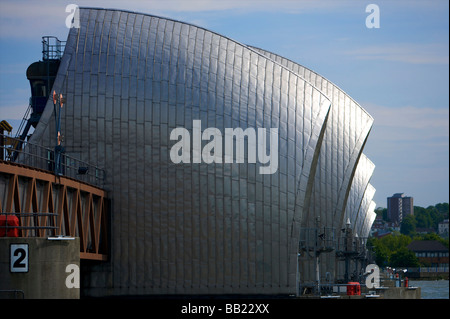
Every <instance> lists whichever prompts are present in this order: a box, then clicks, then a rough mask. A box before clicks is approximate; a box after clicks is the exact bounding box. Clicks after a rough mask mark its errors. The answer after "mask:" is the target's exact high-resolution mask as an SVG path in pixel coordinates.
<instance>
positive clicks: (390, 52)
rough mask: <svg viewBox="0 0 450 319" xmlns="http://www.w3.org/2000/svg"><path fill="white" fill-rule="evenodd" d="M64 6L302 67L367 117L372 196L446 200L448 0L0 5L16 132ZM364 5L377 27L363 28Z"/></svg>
mask: <svg viewBox="0 0 450 319" xmlns="http://www.w3.org/2000/svg"><path fill="white" fill-rule="evenodd" d="M70 3H74V4H77V5H79V6H95V7H103V8H118V9H127V10H132V11H138V12H145V13H149V14H155V15H161V16H164V17H169V18H174V19H178V20H181V21H184V22H190V23H193V24H195V25H198V26H201V27H205V28H207V29H209V30H212V31H216V32H218V33H220V34H223V35H226V36H228V37H230V38H232V39H234V40H236V41H238V42H241V43H244V44H249V45H253V46H257V47H261V48H264V49H266V50H269V51H273V52H274V53H277V54H279V55H282V56H284V57H286V58H289V59H291V60H293V61H295V62H297V63H299V64H302V65H304V66H306V67H308V68H310V69H312V70H314V71H316V72H318V73H319V74H321V75H322V76H324V77H326V78H327V79H329V80H330V81H332V82H334V83H335V84H336V85H338V86H339V87H340V88H341V89H343V90H344V91H345V92H347V93H348V94H349V95H350V96H351V97H353V98H354V99H355V100H356V101H357V102H358V103H359V104H360V105H361V106H362V107H363V108H365V109H366V110H367V111H368V112H369V113H370V114H371V115H372V116H373V117H374V120H375V121H374V126H373V128H372V131H371V134H370V136H369V139H368V141H367V144H366V147H365V150H364V153H365V154H366V155H367V156H368V157H369V158H370V159H371V160H372V161H373V162H374V164H375V165H376V168H375V172H374V175H373V177H372V180H371V183H372V185H373V186H374V187H375V188H376V190H377V191H376V193H375V197H374V201H375V202H376V203H377V206H382V207H386V198H387V197H388V196H391V195H392V194H394V193H399V192H402V193H405V194H406V195H408V196H412V197H414V203H415V205H418V206H424V207H427V206H428V205H434V204H437V203H440V202H449V89H448V87H449V13H448V12H449V2H448V1H447V0H431V1H425V0H423V1H422V0H421V1H412V0H405V1H401V0H397V1H392V0H391V1H377V0H372V1H363V0H347V1H339V0H305V1H299V0H280V1H264V0H259V1H257V0H239V1H235V0H166V1H161V0H154V1H138V0H128V1H119V0H117V1H111V0H110V1H103V0H99V1H75V0H71V1H63V0H61V1H60V0H56V1H47V0H43V1H23V0H1V1H0V120H3V119H6V120H7V121H8V122H10V123H11V124H12V125H13V127H15V128H17V127H18V125H19V123H20V119H21V118H22V117H23V115H24V113H25V111H26V108H27V105H28V98H29V96H30V89H29V84H28V81H27V79H26V75H25V72H26V69H27V67H28V66H29V65H30V64H31V63H33V62H35V61H37V60H39V59H41V37H42V36H44V35H55V36H58V37H59V38H60V39H61V40H65V39H66V37H67V33H68V29H67V28H66V26H65V20H66V17H67V15H68V13H66V12H65V9H66V6H67V5H68V4H70ZM369 4H376V5H377V6H378V8H379V13H380V15H379V17H380V28H371V29H369V28H367V27H366V18H367V16H368V15H369V14H370V13H368V12H366V7H367V5H369Z"/></svg>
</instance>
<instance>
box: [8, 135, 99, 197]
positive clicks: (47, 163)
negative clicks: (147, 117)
mask: <svg viewBox="0 0 450 319" xmlns="http://www.w3.org/2000/svg"><path fill="white" fill-rule="evenodd" d="M0 136H2V137H3V140H4V141H5V142H4V145H0V152H1V156H0V159H4V160H6V161H7V162H14V163H16V164H23V165H27V166H31V167H34V168H39V169H42V170H47V171H50V172H55V159H54V157H55V150H53V149H50V148H47V147H43V146H41V145H37V144H33V143H30V142H28V141H22V140H20V139H17V138H14V137H10V136H8V135H4V134H2V133H0ZM18 143H22V145H23V147H22V148H19V149H16V146H17V145H18ZM60 166H61V167H60V169H59V171H58V175H63V176H67V177H71V178H74V179H76V180H80V181H83V182H85V183H89V184H92V185H95V186H97V187H102V188H103V186H104V183H105V177H106V172H105V170H103V169H101V168H99V167H97V166H95V165H92V164H89V163H87V162H84V161H82V160H79V159H77V158H75V157H72V156H70V155H66V154H64V153H62V154H61V164H60Z"/></svg>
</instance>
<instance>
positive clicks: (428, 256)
mask: <svg viewBox="0 0 450 319" xmlns="http://www.w3.org/2000/svg"><path fill="white" fill-rule="evenodd" d="M407 248H408V249H409V250H411V251H412V252H414V253H415V254H416V256H417V258H418V259H419V262H420V263H421V264H423V265H425V266H428V267H448V248H447V247H445V246H444V245H443V244H442V243H440V242H438V241H437V240H413V241H412V242H411V243H410V244H409V245H408V247H407Z"/></svg>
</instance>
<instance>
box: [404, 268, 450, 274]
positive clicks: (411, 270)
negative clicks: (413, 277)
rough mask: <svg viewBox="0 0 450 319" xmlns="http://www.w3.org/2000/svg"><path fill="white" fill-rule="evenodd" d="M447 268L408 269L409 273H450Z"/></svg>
mask: <svg viewBox="0 0 450 319" xmlns="http://www.w3.org/2000/svg"><path fill="white" fill-rule="evenodd" d="M448 268H449V267H448V266H447V267H416V268H407V269H408V272H409V273H411V272H419V273H440V272H442V273H446V272H447V273H448Z"/></svg>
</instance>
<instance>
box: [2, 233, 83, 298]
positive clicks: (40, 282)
mask: <svg viewBox="0 0 450 319" xmlns="http://www.w3.org/2000/svg"><path fill="white" fill-rule="evenodd" d="M14 244H28V271H27V272H11V267H10V262H11V255H12V254H13V255H14V253H12V252H11V251H15V250H14V248H13V249H11V245H14ZM13 247H15V246H13ZM20 256H21V254H17V256H16V257H14V256H13V258H18V257H20ZM14 260H15V259H14ZM14 260H13V261H14ZM25 261H26V259H24V260H22V261H21V262H20V265H22V266H23V265H25ZM17 265H18V264H16V266H17ZM13 268H14V269H16V270H19V271H24V270H25V268H21V267H13ZM79 269H80V240H79V238H78V237H77V238H75V239H73V240H49V239H47V238H34V237H33V238H12V237H4V238H0V298H22V297H24V298H25V299H53V298H57V299H78V298H80V289H79V282H80V280H79V278H80V276H79ZM77 286H78V288H77ZM11 290H19V292H17V293H14V292H12V291H11ZM22 292H23V293H22Z"/></svg>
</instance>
